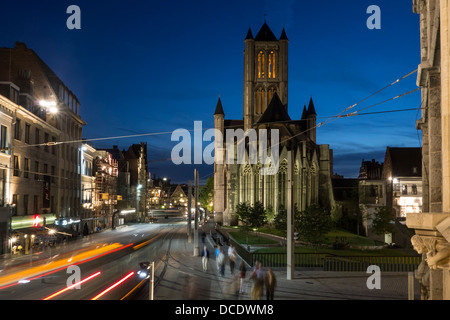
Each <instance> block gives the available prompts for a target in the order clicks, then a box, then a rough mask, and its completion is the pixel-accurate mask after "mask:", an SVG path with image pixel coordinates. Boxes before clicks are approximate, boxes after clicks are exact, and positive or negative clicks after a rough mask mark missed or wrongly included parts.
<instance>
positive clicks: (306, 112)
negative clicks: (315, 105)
mask: <svg viewBox="0 0 450 320" xmlns="http://www.w3.org/2000/svg"><path fill="white" fill-rule="evenodd" d="M307 115H308V110H306V104H305V105H304V106H303V113H302V118H301V119H302V120H304V119H306V116H307Z"/></svg>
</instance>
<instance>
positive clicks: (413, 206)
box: [382, 147, 422, 220]
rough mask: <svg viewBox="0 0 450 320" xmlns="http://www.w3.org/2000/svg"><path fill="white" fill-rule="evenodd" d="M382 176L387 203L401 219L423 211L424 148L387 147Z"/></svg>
mask: <svg viewBox="0 0 450 320" xmlns="http://www.w3.org/2000/svg"><path fill="white" fill-rule="evenodd" d="M382 178H383V179H384V180H385V181H386V188H387V192H386V194H387V202H386V205H387V206H389V207H391V208H393V209H394V211H395V215H396V217H397V218H398V219H399V220H405V219H406V215H407V214H408V213H420V212H422V148H390V147H387V149H386V155H385V160H384V165H383V175H382Z"/></svg>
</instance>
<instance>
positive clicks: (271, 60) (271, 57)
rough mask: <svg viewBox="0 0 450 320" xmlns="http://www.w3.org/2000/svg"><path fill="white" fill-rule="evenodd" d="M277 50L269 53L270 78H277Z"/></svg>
mask: <svg viewBox="0 0 450 320" xmlns="http://www.w3.org/2000/svg"><path fill="white" fill-rule="evenodd" d="M275 66H276V63H275V52H274V51H273V50H272V51H270V53H269V67H268V69H269V70H268V71H269V79H275V70H276V69H275Z"/></svg>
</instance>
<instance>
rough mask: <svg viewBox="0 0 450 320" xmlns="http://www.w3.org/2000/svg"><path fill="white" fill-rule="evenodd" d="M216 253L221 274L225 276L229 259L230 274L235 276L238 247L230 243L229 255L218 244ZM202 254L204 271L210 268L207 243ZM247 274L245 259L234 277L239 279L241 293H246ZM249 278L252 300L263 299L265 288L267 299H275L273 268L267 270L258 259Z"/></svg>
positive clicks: (275, 282)
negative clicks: (251, 283)
mask: <svg viewBox="0 0 450 320" xmlns="http://www.w3.org/2000/svg"><path fill="white" fill-rule="evenodd" d="M214 255H215V258H216V263H217V265H216V266H217V271H218V272H219V273H220V275H221V276H225V265H226V262H227V260H228V261H229V265H230V274H231V275H232V276H233V274H234V271H235V266H236V260H237V254H236V249H235V248H234V247H233V246H232V245H230V246H229V247H228V255H225V252H224V250H223V248H222V246H220V245H217V246H216V247H215V250H214ZM201 256H202V265H203V271H204V272H206V271H207V269H208V261H209V258H210V255H209V251H208V248H207V247H206V245H204V247H203V251H202V253H201ZM246 276H247V268H246V264H245V262H244V261H241V262H240V264H239V272H238V274H237V275H236V276H235V277H234V278H236V279H239V294H245V293H246V280H247V279H246ZM249 280H251V281H252V282H253V285H252V288H251V294H250V296H251V299H252V300H261V298H262V296H263V292H264V288H265V289H266V298H267V300H273V299H274V294H275V288H276V285H277V279H276V276H275V274H274V273H273V270H272V269H271V268H269V269H268V270H267V272H266V271H264V269H263V267H262V264H261V263H260V262H259V261H256V263H255V267H254V269H253V271H252V274H251V275H250V277H249Z"/></svg>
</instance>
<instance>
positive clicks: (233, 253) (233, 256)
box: [228, 244, 236, 274]
mask: <svg viewBox="0 0 450 320" xmlns="http://www.w3.org/2000/svg"><path fill="white" fill-rule="evenodd" d="M228 259H229V260H230V273H231V274H233V272H234V266H235V264H236V249H235V248H234V247H233V245H232V244H230V246H229V247H228Z"/></svg>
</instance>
